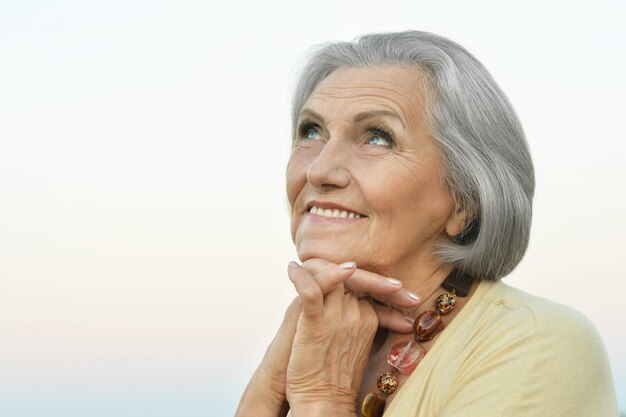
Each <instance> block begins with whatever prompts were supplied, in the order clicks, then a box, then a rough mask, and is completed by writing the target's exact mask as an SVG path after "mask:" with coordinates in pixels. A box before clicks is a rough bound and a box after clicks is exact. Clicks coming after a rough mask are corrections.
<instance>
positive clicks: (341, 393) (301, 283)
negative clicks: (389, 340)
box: [287, 262, 378, 417]
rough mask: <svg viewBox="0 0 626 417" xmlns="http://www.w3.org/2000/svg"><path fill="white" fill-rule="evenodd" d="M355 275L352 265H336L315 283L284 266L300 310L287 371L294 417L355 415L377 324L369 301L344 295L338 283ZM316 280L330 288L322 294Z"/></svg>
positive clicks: (301, 272)
mask: <svg viewBox="0 0 626 417" xmlns="http://www.w3.org/2000/svg"><path fill="white" fill-rule="evenodd" d="M355 270H356V265H355V264H354V263H345V264H341V265H336V266H334V267H331V268H328V269H326V270H324V271H323V272H321V274H323V275H324V277H323V279H321V280H320V279H316V277H315V276H313V275H312V274H311V273H309V272H308V271H307V270H306V269H305V268H303V267H301V266H299V265H298V264H296V263H295V262H292V263H290V265H289V271H288V274H289V278H290V279H291V281H292V282H293V284H294V286H295V287H296V291H297V292H298V295H299V299H300V305H301V307H302V312H301V314H300V319H299V320H298V324H297V329H296V334H295V337H294V341H293V346H292V348H291V356H290V358H289V365H288V368H287V400H288V401H289V405H290V407H291V412H292V415H293V416H294V417H299V416H306V417H314V416H318V415H319V416H321V415H326V416H327V415H333V416H337V417H343V416H355V415H356V400H357V397H358V393H359V387H360V385H361V379H362V378H363V373H364V371H365V366H366V365H367V360H368V357H369V352H370V349H371V345H372V340H373V339H374V335H375V334H376V330H377V328H378V319H377V316H376V312H375V310H374V307H373V306H372V303H371V300H369V299H368V298H362V299H359V298H358V297H357V295H355V294H354V293H353V292H351V291H348V292H345V293H344V285H343V281H345V280H346V279H347V278H348V277H350V276H352V274H353V273H354V272H355ZM320 281H321V282H323V283H324V284H326V285H329V284H334V286H333V288H332V289H331V290H330V291H329V292H328V293H327V294H326V295H325V291H324V289H323V288H322V286H321V285H320Z"/></svg>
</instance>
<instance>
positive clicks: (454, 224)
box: [445, 207, 467, 236]
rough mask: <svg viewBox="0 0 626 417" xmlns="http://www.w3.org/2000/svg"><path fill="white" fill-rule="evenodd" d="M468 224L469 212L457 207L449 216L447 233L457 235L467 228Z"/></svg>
mask: <svg viewBox="0 0 626 417" xmlns="http://www.w3.org/2000/svg"><path fill="white" fill-rule="evenodd" d="M466 225H467V212H466V211H465V210H462V209H460V208H459V207H457V208H455V209H454V211H453V212H452V214H450V217H449V218H448V222H447V223H446V227H445V230H446V234H447V235H448V236H456V235H458V234H460V233H461V232H462V231H463V230H464V229H465V226H466Z"/></svg>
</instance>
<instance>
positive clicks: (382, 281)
mask: <svg viewBox="0 0 626 417" xmlns="http://www.w3.org/2000/svg"><path fill="white" fill-rule="evenodd" d="M345 286H346V287H347V288H348V289H350V290H352V291H355V292H358V293H365V294H368V295H370V296H372V297H373V298H375V299H377V300H379V301H381V302H383V303H385V304H391V305H395V306H398V307H417V306H418V305H420V304H421V302H422V301H421V300H420V297H419V296H418V295H417V294H415V293H414V292H412V291H409V290H406V289H403V288H402V282H400V281H399V280H397V279H395V278H389V277H385V276H382V275H379V274H376V273H374V272H370V271H365V270H363V269H357V270H356V271H355V272H354V274H353V275H352V276H351V277H350V279H348V280H347V281H346V282H345Z"/></svg>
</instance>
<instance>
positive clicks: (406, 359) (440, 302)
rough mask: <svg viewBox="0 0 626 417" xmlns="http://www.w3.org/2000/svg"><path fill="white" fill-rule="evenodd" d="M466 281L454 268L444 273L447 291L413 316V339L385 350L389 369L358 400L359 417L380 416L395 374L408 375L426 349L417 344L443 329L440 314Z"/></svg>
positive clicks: (461, 291) (394, 383) (464, 288)
mask: <svg viewBox="0 0 626 417" xmlns="http://www.w3.org/2000/svg"><path fill="white" fill-rule="evenodd" d="M470 285H471V280H468V279H467V278H465V277H463V276H462V273H460V272H459V271H458V270H454V271H452V273H451V274H450V275H448V277H447V278H446V279H445V281H444V282H443V283H442V284H441V286H442V287H443V288H444V289H446V290H447V291H449V292H448V293H443V294H441V295H439V297H437V300H435V306H434V309H433V310H426V311H424V312H422V313H420V314H419V315H418V316H417V318H416V319H415V322H414V323H413V340H409V341H408V342H400V343H397V344H395V345H393V347H392V348H391V349H390V350H389V353H388V354H387V363H388V364H389V366H391V369H390V370H389V371H385V372H382V373H381V374H380V375H379V376H378V379H377V380H376V385H377V387H378V391H379V392H370V393H369V394H367V395H366V396H365V399H364V400H363V403H362V404H361V414H362V415H363V417H381V416H382V415H383V412H384V410H385V403H386V402H387V396H388V395H391V394H393V393H394V392H395V391H396V389H397V388H398V378H397V377H396V374H397V373H398V372H401V373H403V374H405V375H409V374H411V372H413V370H414V369H415V368H416V367H417V365H418V364H419V362H420V361H421V360H422V358H423V357H424V355H426V349H425V348H424V347H423V346H422V345H421V344H422V343H423V342H428V341H429V340H432V339H433V338H434V337H435V336H436V335H437V334H438V333H439V332H441V331H442V330H443V321H442V320H441V316H443V315H446V314H448V313H450V312H451V311H452V310H453V309H454V307H455V306H456V299H457V296H459V297H465V296H467V294H468V293H469V287H470Z"/></svg>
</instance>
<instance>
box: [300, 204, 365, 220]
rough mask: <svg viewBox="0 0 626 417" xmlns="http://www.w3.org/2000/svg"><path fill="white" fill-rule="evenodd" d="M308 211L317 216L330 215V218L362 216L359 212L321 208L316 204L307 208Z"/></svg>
mask: <svg viewBox="0 0 626 417" xmlns="http://www.w3.org/2000/svg"><path fill="white" fill-rule="evenodd" d="M309 212H310V213H311V214H315V215H317V216H323V217H331V218H336V219H360V218H361V217H363V216H361V215H360V214H359V213H354V212H352V211H346V210H338V209H323V208H321V207H316V206H313V207H311V210H309Z"/></svg>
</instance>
